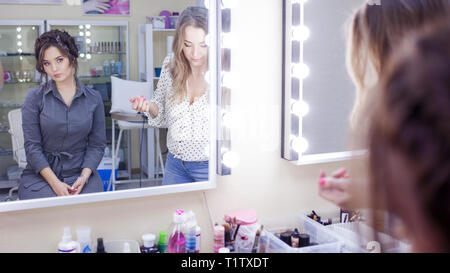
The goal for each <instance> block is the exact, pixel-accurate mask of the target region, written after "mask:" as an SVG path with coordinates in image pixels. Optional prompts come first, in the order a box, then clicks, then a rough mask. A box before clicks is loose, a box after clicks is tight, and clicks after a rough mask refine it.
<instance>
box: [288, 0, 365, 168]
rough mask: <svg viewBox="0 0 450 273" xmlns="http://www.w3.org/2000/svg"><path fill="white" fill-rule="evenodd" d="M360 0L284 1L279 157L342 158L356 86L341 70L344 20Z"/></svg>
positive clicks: (296, 161) (299, 159) (306, 160)
mask: <svg viewBox="0 0 450 273" xmlns="http://www.w3.org/2000/svg"><path fill="white" fill-rule="evenodd" d="M360 5H361V1H360V0H346V1H334V0H314V1H302V0H284V1H283V80H282V83H283V87H282V88H283V107H282V108H283V114H282V145H281V147H282V157H283V158H284V159H287V160H289V161H291V162H292V163H294V164H298V165H301V164H311V163H322V162H330V161H336V160H343V159H346V158H349V157H352V156H355V155H360V154H362V153H363V152H362V151H350V150H348V147H347V145H348V141H349V132H350V131H349V130H350V113H351V110H352V107H353V102H354V96H355V87H354V85H353V83H352V81H351V78H350V76H349V74H348V72H347V69H346V59H345V58H346V32H347V27H348V25H347V23H349V22H348V20H349V18H350V16H351V15H352V13H353V12H354V10H355V9H356V8H358V7H359V6H360Z"/></svg>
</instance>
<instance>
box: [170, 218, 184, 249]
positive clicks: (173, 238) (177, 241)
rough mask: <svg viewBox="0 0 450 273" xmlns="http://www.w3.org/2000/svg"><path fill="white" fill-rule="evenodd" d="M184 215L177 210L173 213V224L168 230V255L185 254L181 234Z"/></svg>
mask: <svg viewBox="0 0 450 273" xmlns="http://www.w3.org/2000/svg"><path fill="white" fill-rule="evenodd" d="M184 223H185V215H184V211H183V210H177V211H175V212H174V213H173V222H172V226H171V228H170V231H171V233H170V234H171V235H170V238H169V247H168V252H169V253H186V237H185V235H184V234H183V225H184Z"/></svg>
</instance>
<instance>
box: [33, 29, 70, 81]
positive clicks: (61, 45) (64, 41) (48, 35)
mask: <svg viewBox="0 0 450 273" xmlns="http://www.w3.org/2000/svg"><path fill="white" fill-rule="evenodd" d="M52 46H54V47H56V48H58V49H59V51H61V53H62V54H63V55H64V56H65V57H67V58H69V62H70V64H71V65H72V67H73V68H74V69H75V75H76V74H77V71H78V61H77V58H78V48H77V46H76V44H75V39H74V38H73V37H72V36H70V34H69V33H67V32H66V31H61V30H58V29H54V30H50V31H47V32H45V33H43V34H42V35H41V36H39V38H37V40H36V42H35V44H34V52H35V54H36V55H35V56H36V70H37V71H39V72H40V73H41V74H42V75H46V73H45V70H44V64H43V63H44V53H45V51H46V50H47V49H48V48H49V47H52Z"/></svg>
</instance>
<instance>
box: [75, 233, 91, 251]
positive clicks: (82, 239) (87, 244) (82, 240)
mask: <svg viewBox="0 0 450 273" xmlns="http://www.w3.org/2000/svg"><path fill="white" fill-rule="evenodd" d="M77 241H78V243H79V244H80V252H81V253H91V252H92V239H91V228H89V227H79V228H77Z"/></svg>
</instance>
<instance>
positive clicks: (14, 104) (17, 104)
mask: <svg viewBox="0 0 450 273" xmlns="http://www.w3.org/2000/svg"><path fill="white" fill-rule="evenodd" d="M22 106H23V102H15V101H9V102H0V107H4V108H7V107H9V108H16V107H22Z"/></svg>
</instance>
